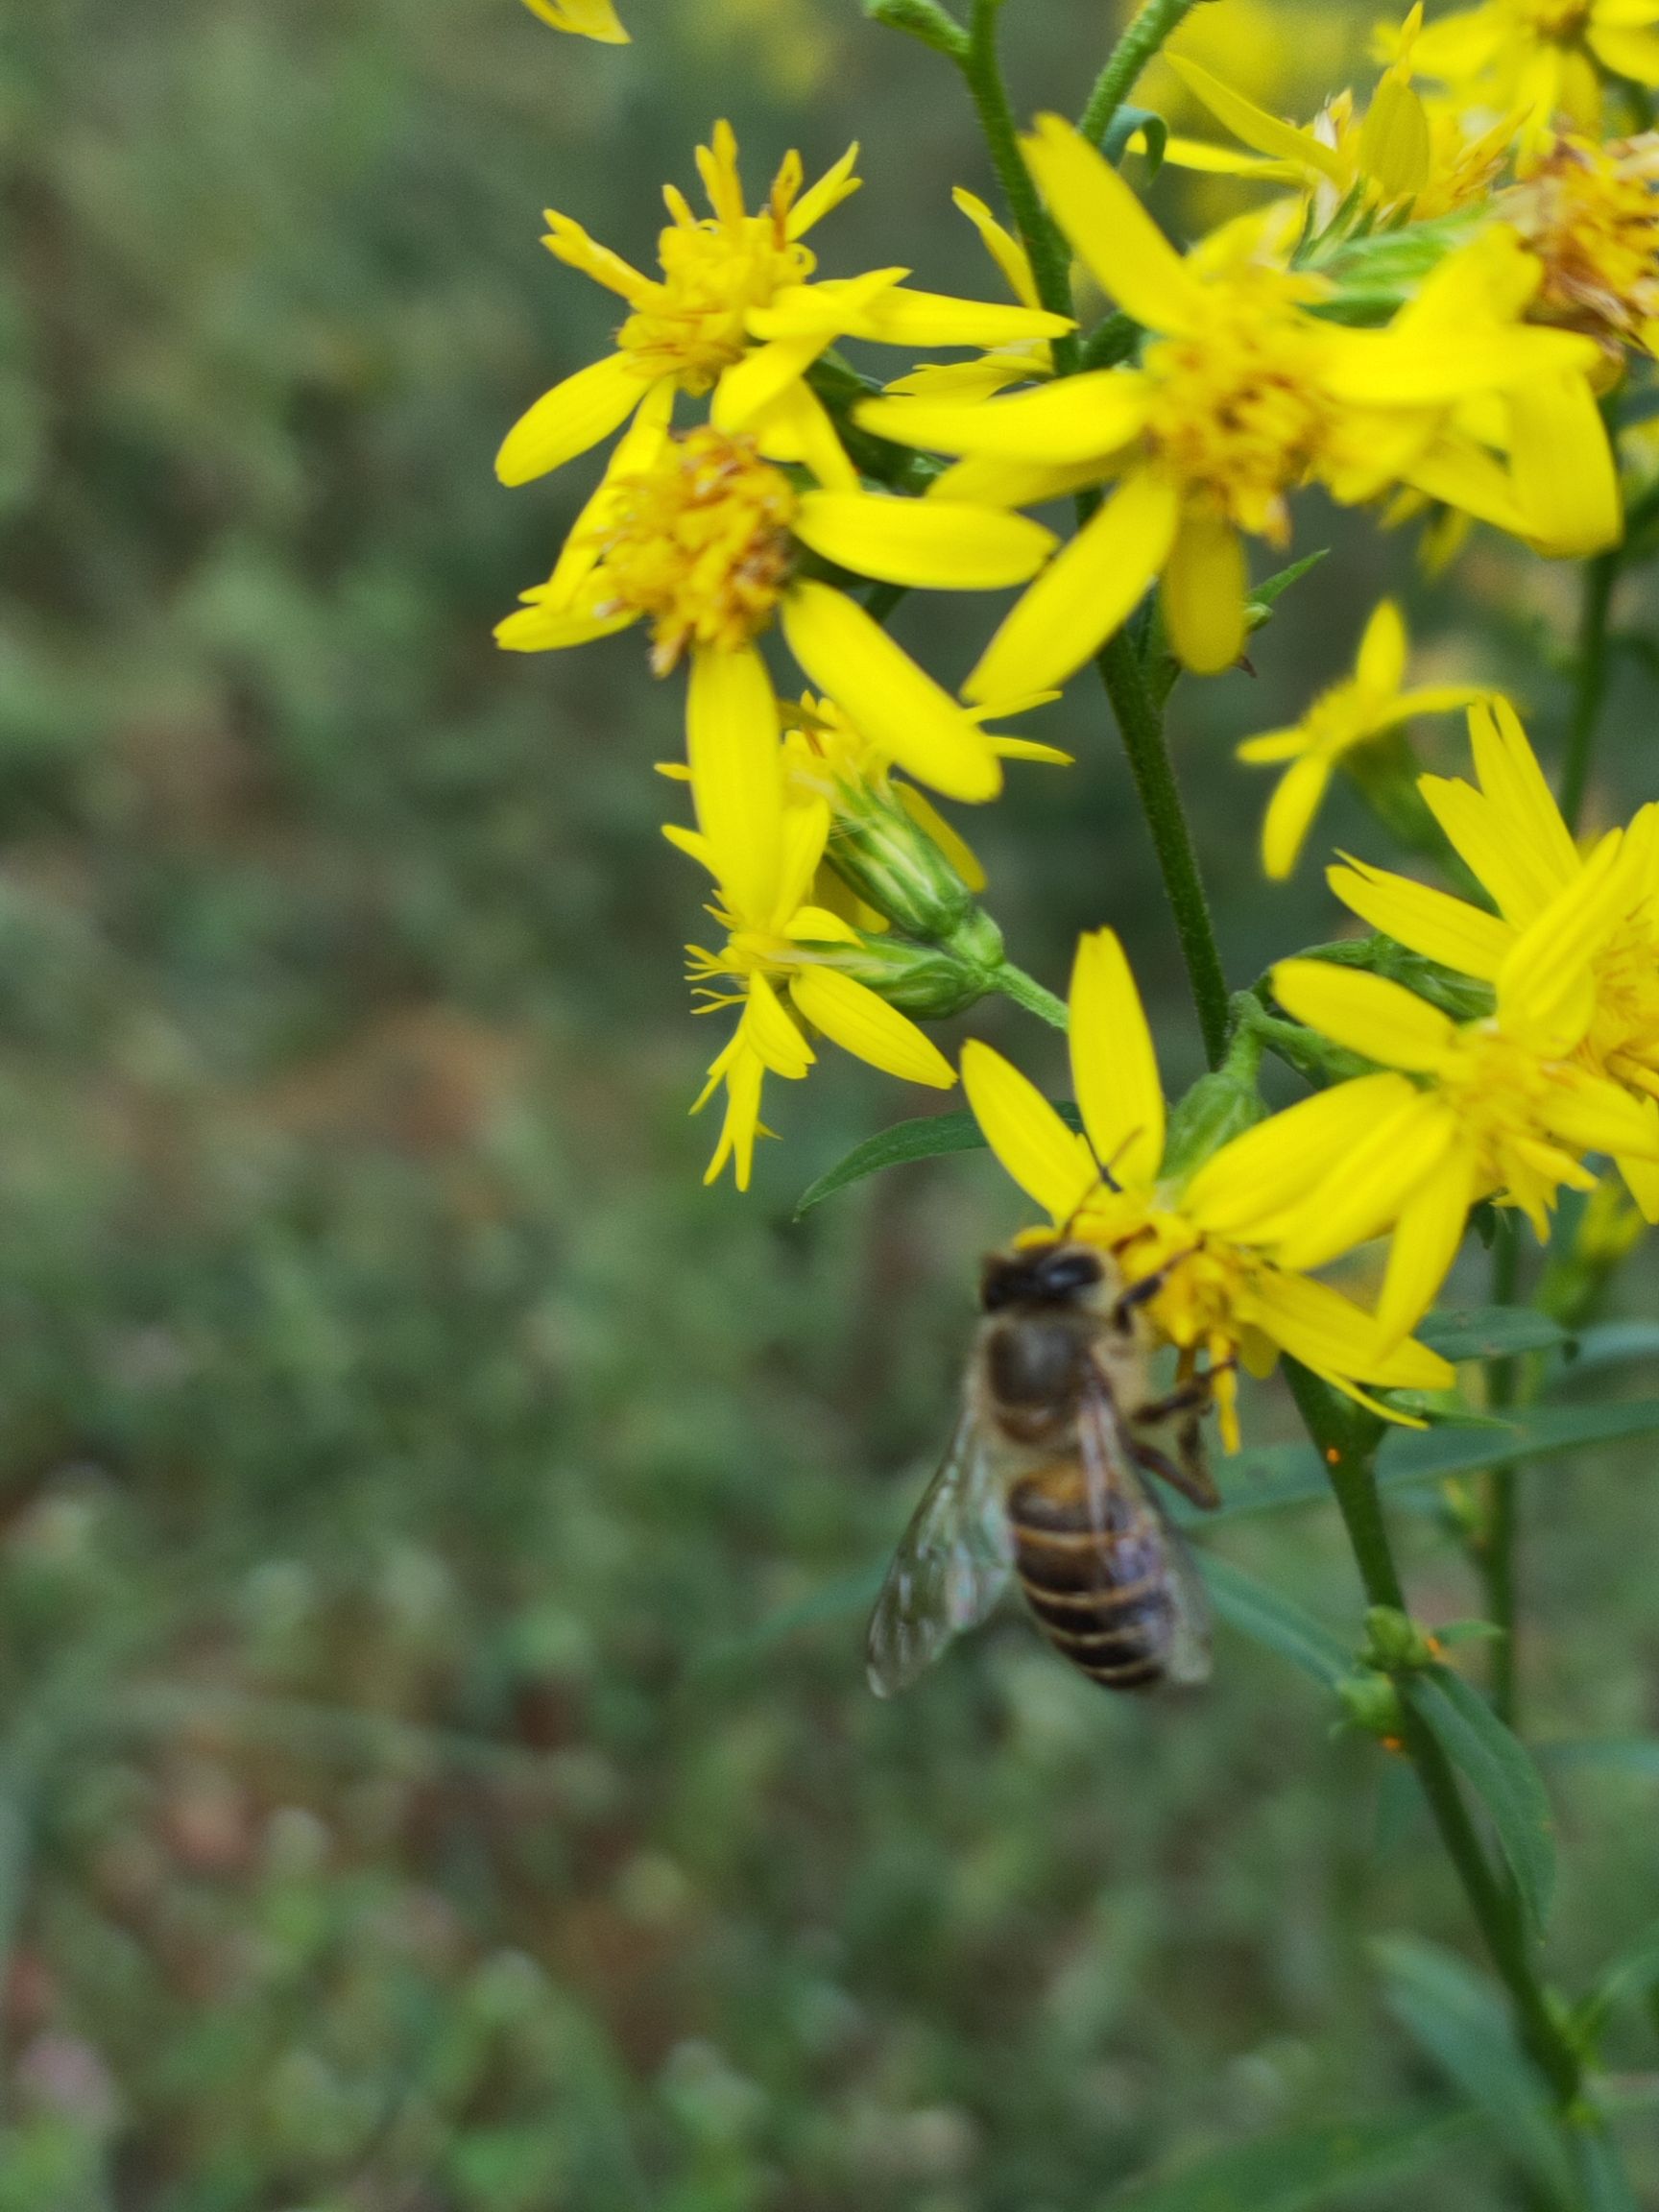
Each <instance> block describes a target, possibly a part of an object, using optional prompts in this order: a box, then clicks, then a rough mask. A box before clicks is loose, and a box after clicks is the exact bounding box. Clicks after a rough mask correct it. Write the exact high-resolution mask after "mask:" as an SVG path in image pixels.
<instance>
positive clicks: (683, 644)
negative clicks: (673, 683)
mask: <svg viewBox="0 0 1659 2212" xmlns="http://www.w3.org/2000/svg"><path fill="white" fill-rule="evenodd" d="M614 490H615V498H614V501H613V504H612V506H611V507H610V509H609V511H608V512H607V514H606V517H605V519H604V521H603V522H602V523H601V524H599V525H598V526H597V528H596V529H595V531H594V533H593V540H592V541H593V542H594V543H595V544H596V545H597V547H598V550H599V564H598V566H597V567H596V568H595V570H594V576H595V579H596V589H597V591H598V594H599V595H598V596H597V597H596V599H595V601H594V604H593V612H594V613H597V614H600V615H611V614H620V613H630V614H642V615H644V616H646V617H647V619H648V620H649V621H650V622H651V624H652V648H651V665H652V667H653V669H654V670H655V671H656V673H657V674H658V675H659V676H663V675H666V674H667V672H668V671H669V669H671V668H672V667H673V666H674V665H675V663H676V662H677V661H679V659H680V657H681V655H682V654H683V653H685V651H686V650H687V648H688V647H690V646H692V645H708V646H713V647H717V648H719V649H722V650H725V651H733V650H735V649H736V648H737V647H738V646H741V645H746V644H747V643H748V642H749V640H750V638H752V637H755V636H756V634H757V632H758V631H760V630H762V629H764V628H765V626H766V624H767V622H768V621H770V619H771V617H772V612H773V609H774V608H775V607H776V606H777V604H778V601H779V599H780V597H781V594H782V591H783V587H784V585H785V584H786V583H787V582H788V580H789V573H790V568H791V565H792V563H793V561H794V541H793V539H792V538H791V536H790V526H791V524H792V523H793V521H794V519H795V512H796V498H795V492H794V489H793V487H792V486H791V484H790V482H789V479H788V477H787V476H785V475H784V473H783V471H782V470H781V469H775V468H774V467H773V466H772V464H771V463H770V462H768V461H762V460H761V459H760V457H759V455H758V453H757V451H756V447H755V441H754V440H753V439H752V438H746V437H741V436H733V435H731V434H729V433H728V432H726V431H723V430H716V429H715V428H713V427H712V425H705V426H704V427H703V428H701V429H697V430H690V431H687V432H685V434H684V435H683V436H680V437H676V438H671V439H669V440H668V441H667V442H666V444H665V445H663V447H662V449H661V453H660V454H659V455H658V457H657V459H656V460H655V461H654V462H653V463H652V465H651V466H650V467H649V468H648V469H643V470H641V471H640V473H639V474H638V475H637V476H631V477H622V478H619V479H618V480H617V481H616V484H615V487H614Z"/></svg>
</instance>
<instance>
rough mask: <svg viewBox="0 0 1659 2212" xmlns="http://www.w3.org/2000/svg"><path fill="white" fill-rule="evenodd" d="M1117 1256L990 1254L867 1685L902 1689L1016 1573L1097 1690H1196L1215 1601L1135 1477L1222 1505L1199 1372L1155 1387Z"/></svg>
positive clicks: (876, 1632) (1028, 1251)
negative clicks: (955, 1397)
mask: <svg viewBox="0 0 1659 2212" xmlns="http://www.w3.org/2000/svg"><path fill="white" fill-rule="evenodd" d="M1161 1280H1162V1278H1161V1277H1160V1276H1151V1277H1148V1278H1146V1279H1144V1280H1143V1281H1142V1282H1141V1283H1139V1284H1137V1285H1135V1286H1133V1287H1132V1288H1127V1289H1126V1288H1125V1287H1124V1285H1123V1281H1122V1278H1121V1275H1120V1274H1119V1272H1118V1267H1117V1265H1116V1263H1115V1262H1113V1260H1112V1259H1111V1258H1110V1256H1109V1255H1107V1254H1105V1253H1102V1252H1100V1251H1098V1250H1096V1249H1095V1248H1094V1247H1093V1246H1091V1245H1087V1244H1079V1243H1075V1242H1072V1241H1070V1239H1068V1238H1066V1237H1064V1236H1062V1237H1060V1238H1057V1239H1056V1240H1055V1241H1053V1242H1052V1243H1044V1244H1035V1245H1028V1246H1026V1247H1024V1248H1023V1249H1019V1248H1017V1249H1015V1250H1013V1251H1011V1252H1002V1253H996V1254H993V1256H992V1257H991V1258H990V1259H989V1260H987V1262H985V1267H984V1272H983V1276H982V1279H981V1284H980V1305H981V1308H982V1309H983V1312H984V1316H985V1317H984V1319H983V1320H982V1321H981V1322H980V1324H979V1329H978V1334H977V1336H976V1338H975V1340H974V1352H973V1356H972V1358H970V1360H969V1364H968V1373H967V1377H966V1381H965V1384H964V1390H963V1407H962V1415H961V1419H960V1420H959V1421H958V1423H957V1426H956V1433H955V1435H954V1436H953V1437H952V1438H951V1441H950V1449H949V1450H948V1451H947V1452H946V1455H945V1457H944V1460H943V1462H942V1464H941V1465H940V1468H939V1471H938V1473H937V1474H936V1475H935V1476H934V1478H933V1479H932V1481H931V1483H929V1485H928V1487H927V1490H926V1495H925V1496H924V1497H923V1500H922V1503H921V1504H920V1506H918V1508H917V1510H916V1515H915V1518H914V1519H913V1520H912V1522H911V1523H910V1526H909V1527H908V1528H907V1529H906V1530H905V1532H904V1535H903V1538H902V1542H901V1543H900V1546H899V1550H898V1551H897V1552H896V1553H895V1555H894V1559H893V1564H892V1566H891V1567H890V1568H889V1569H888V1573H887V1579H886V1581H885V1582H884V1583H883V1585H882V1589H881V1595H880V1597H879V1598H878V1599H877V1602H876V1610H875V1612H874V1614H873V1615H872V1616H871V1621H870V1635H869V1643H868V1661H869V1673H870V1685H871V1688H872V1689H873V1690H874V1691H875V1692H876V1694H877V1695H878V1696H880V1697H889V1696H892V1695H894V1694H895V1693H896V1692H898V1691H900V1690H902V1689H905V1688H906V1687H907V1686H908V1685H909V1684H910V1683H911V1682H913V1681H914V1680H915V1679H916V1677H917V1675H918V1674H920V1673H921V1672H922V1671H923V1669H924V1668H926V1667H928V1666H930V1665H931V1664H932V1662H933V1661H934V1660H935V1659H936V1658H938V1656H939V1654H940V1653H941V1652H942V1651H943V1650H944V1648H945V1647H946V1645H947V1644H949V1643H950V1640H951V1638H952V1637H953V1636H956V1635H958V1634H959V1633H960V1632H961V1631H962V1630H963V1629H965V1628H972V1627H974V1626H976V1625H977V1624H978V1623H980V1622H981V1621H983V1620H984V1619H985V1617H986V1615H987V1614H988V1613H989V1612H990V1611H991V1608H992V1607H993V1606H994V1605H995V1604H996V1602H997V1599H998V1597H999V1596H1000V1595H1001V1592H1002V1590H1003V1587H1004V1586H1005V1584H1006V1583H1007V1580H1008V1577H1009V1575H1011V1574H1012V1575H1017V1576H1018V1578H1019V1582H1020V1588H1021V1591H1022V1594H1023V1596H1024V1599H1025V1602H1026V1605H1027V1606H1028V1607H1029V1608H1030V1611H1031V1613H1032V1615H1033V1616H1034V1618H1035V1620H1036V1623H1037V1625H1038V1627H1039V1629H1041V1631H1042V1633H1043V1634H1044V1636H1045V1637H1046V1639H1047V1640H1048V1642H1049V1643H1050V1644H1051V1645H1052V1646H1053V1647H1054V1649H1055V1650H1056V1651H1058V1652H1059V1653H1060V1655H1061V1656H1062V1658H1065V1659H1069V1660H1070V1662H1071V1664H1072V1665H1073V1666H1074V1667H1078V1668H1081V1670H1082V1671H1083V1672H1084V1673H1085V1674H1087V1675H1088V1676H1089V1678H1090V1680H1091V1681H1092V1682H1099V1683H1102V1684H1103V1685H1104V1686H1105V1687H1106V1688H1107V1689H1109V1690H1146V1689H1151V1688H1153V1687H1154V1686H1155V1685H1156V1684H1158V1683H1161V1682H1172V1683H1177V1684H1192V1683H1198V1682H1202V1681H1203V1680H1204V1679H1205V1678H1206V1676H1207V1675H1208V1674H1209V1671H1210V1633H1209V1618H1208V1608H1207V1607H1206V1604H1205V1601H1204V1594H1203V1589H1202V1586H1201V1584H1200V1582H1199V1579H1198V1575H1197V1572H1196V1570H1195V1568H1194V1567H1193V1565H1192V1561H1191V1558H1190V1554H1189V1552H1188V1551H1187V1548H1186V1546H1185V1544H1184V1543H1183V1541H1182V1539H1181V1537H1180V1535H1179V1534H1178V1532H1177V1531H1176V1529H1175V1528H1174V1527H1172V1526H1171V1524H1170V1522H1169V1519H1168V1517H1167V1515H1166V1513H1165V1511H1164V1509H1163V1507H1162V1506H1161V1505H1160V1504H1159V1503H1158V1500H1157V1498H1156V1496H1155V1495H1154V1493H1153V1491H1152V1490H1151V1488H1150V1487H1149V1486H1148V1484H1147V1481H1146V1479H1145V1478H1146V1477H1147V1476H1149V1475H1151V1476H1156V1477H1158V1478H1159V1479H1161V1480H1163V1481H1165V1482H1168V1483H1170V1484H1172V1485H1173V1486H1174V1488H1176V1489H1177V1490H1179V1491H1180V1492H1181V1493H1182V1495H1183V1496H1184V1497H1186V1498H1189V1499H1190V1501H1191V1502H1192V1503H1193V1504H1194V1505H1199V1506H1203V1507H1206V1508H1213V1507H1214V1506H1216V1505H1218V1504H1219V1503H1221V1501H1220V1499H1219V1497H1218V1496H1217V1494H1216V1491H1215V1487H1214V1483H1213V1482H1212V1481H1211V1479H1210V1473H1209V1469H1208V1467H1207V1465H1206V1463H1205V1456H1204V1447H1203V1440H1202V1437H1201V1435H1200V1432H1199V1423H1200V1421H1201V1420H1202V1418H1203V1415H1204V1413H1205V1411H1206V1410H1207V1409H1208V1407H1209V1405H1210V1399H1211V1377H1210V1376H1209V1375H1208V1374H1206V1373H1200V1374H1195V1375H1190V1376H1189V1377H1187V1378H1186V1379H1185V1380H1181V1379H1179V1378H1178V1380H1177V1385H1176V1387H1175V1388H1174V1389H1173V1390H1172V1391H1170V1392H1168V1393H1166V1395H1165V1396H1163V1397H1157V1396H1155V1395H1154V1394H1153V1390H1152V1386H1151V1380H1150V1372H1149V1345H1148V1343H1147V1334H1146V1326H1145V1321H1144V1318H1143V1315H1142V1307H1143V1305H1144V1303H1145V1301H1146V1299H1147V1298H1148V1297H1150V1296H1152V1295H1153V1294H1154V1293H1155V1292H1156V1290H1157V1288H1158V1286H1159V1284H1160V1282H1161Z"/></svg>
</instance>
